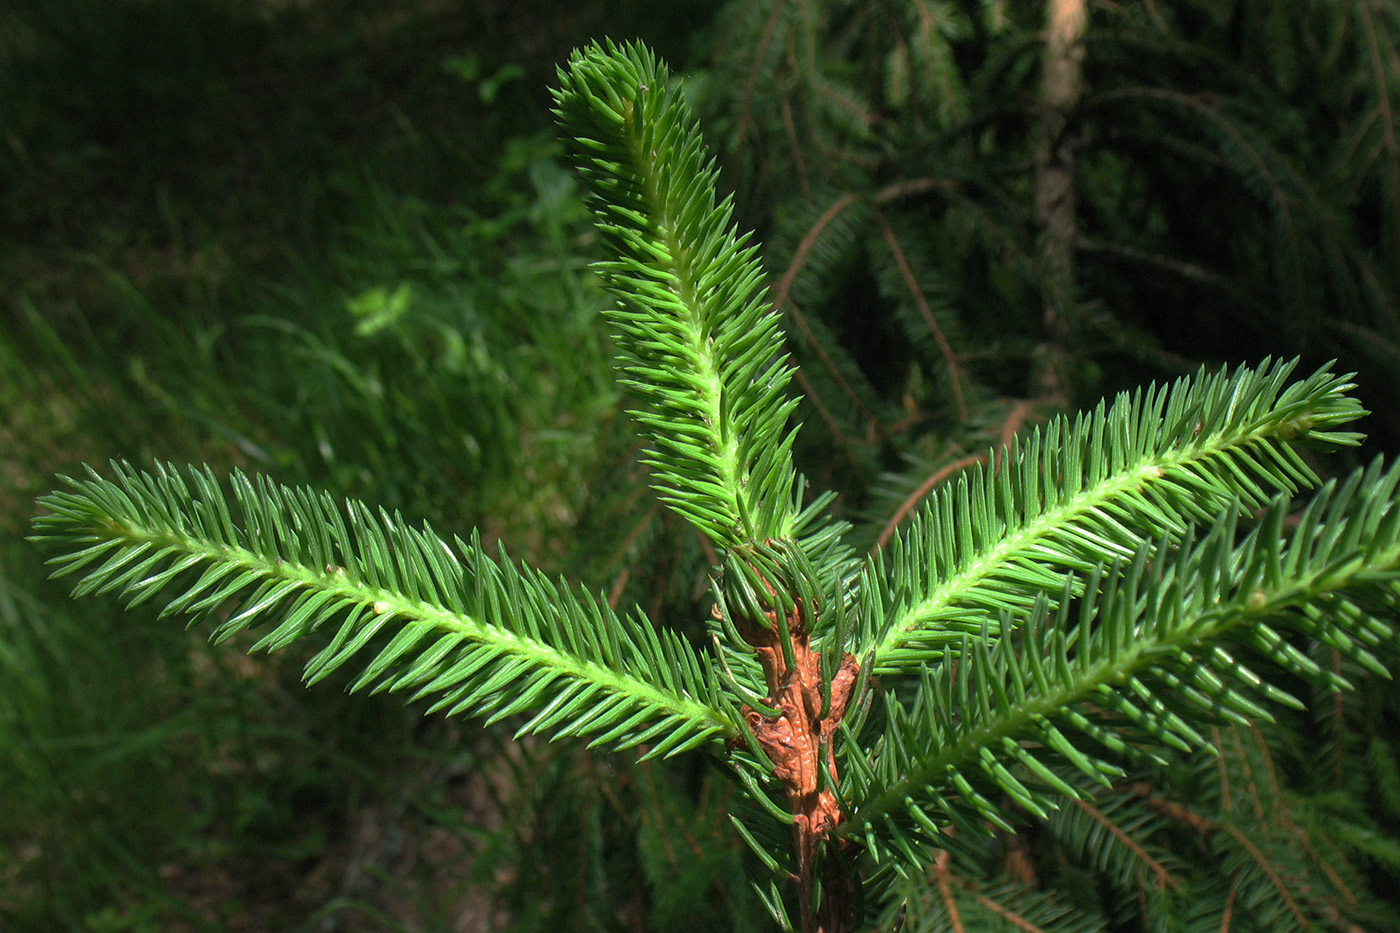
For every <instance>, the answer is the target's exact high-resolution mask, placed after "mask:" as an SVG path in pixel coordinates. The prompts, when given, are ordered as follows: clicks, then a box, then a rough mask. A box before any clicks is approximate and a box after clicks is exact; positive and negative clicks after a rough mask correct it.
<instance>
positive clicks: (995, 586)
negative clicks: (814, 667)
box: [853, 361, 1365, 673]
mask: <svg viewBox="0 0 1400 933" xmlns="http://www.w3.org/2000/svg"><path fill="white" fill-rule="evenodd" d="M1295 363H1296V361H1293V362H1275V363H1269V362H1268V361H1266V362H1265V363H1264V364H1262V365H1261V366H1259V367H1257V368H1247V367H1240V368H1239V369H1237V370H1235V371H1234V372H1233V373H1229V372H1226V371H1223V370H1222V371H1220V372H1217V373H1207V372H1206V371H1205V370H1202V371H1201V372H1199V373H1197V374H1196V375H1195V376H1194V377H1191V378H1187V379H1181V380H1178V381H1177V382H1176V383H1174V384H1172V385H1171V386H1152V387H1149V388H1148V389H1147V390H1146V391H1139V392H1137V393H1135V394H1134V395H1132V396H1131V397H1130V396H1127V395H1122V396H1119V398H1118V399H1117V400H1115V401H1114V403H1113V404H1112V405H1109V404H1107V403H1106V402H1105V403H1101V404H1100V405H1099V407H1098V408H1096V409H1095V410H1094V411H1093V412H1091V413H1088V414H1081V415H1079V416H1077V417H1076V418H1075V419H1074V420H1073V421H1069V420H1066V419H1056V420H1054V421H1052V422H1051V423H1050V424H1048V425H1046V426H1045V427H1044V428H1043V429H1038V430H1036V431H1035V432H1033V433H1032V434H1031V435H1030V437H1029V438H1027V439H1026V440H1025V441H1024V442H1018V443H1017V444H1016V445H1014V446H1013V448H1012V449H1011V450H1010V451H1008V452H1007V454H1006V456H1005V457H1004V459H1003V461H1002V463H1001V464H1000V466H999V467H998V468H989V467H988V466H987V465H986V464H979V465H976V466H974V467H972V468H971V469H969V470H967V471H966V472H964V473H963V474H962V475H960V476H959V477H958V479H957V480H956V481H955V482H954V483H952V484H950V485H948V486H945V487H943V488H942V489H940V490H939V491H938V493H937V494H936V495H935V496H933V497H932V498H930V499H929V501H928V503H927V505H926V506H925V507H924V509H923V510H922V511H921V512H920V514H919V515H918V516H917V517H916V519H915V521H914V522H913V524H912V525H911V526H910V527H909V528H908V529H907V530H906V531H904V532H903V533H901V534H900V535H898V536H897V537H896V538H895V541H894V543H893V544H892V545H891V547H890V548H889V549H888V551H887V553H886V554H884V555H877V556H876V557H875V558H874V559H873V560H872V562H871V563H870V565H868V566H867V568H866V570H865V572H864V574H863V576H862V582H861V587H860V589H861V619H862V622H863V628H864V631H863V633H862V637H861V641H860V642H859V644H860V648H859V649H858V650H856V649H853V650H855V653H856V654H857V655H858V656H861V657H864V655H865V653H866V652H868V651H870V650H874V651H875V657H876V664H877V669H878V671H879V672H881V673H896V672H900V671H906V670H916V669H918V668H919V667H920V666H921V665H924V664H926V663H927V662H928V661H930V660H933V659H936V658H939V657H942V656H943V654H944V652H946V651H948V650H950V649H956V646H957V644H958V642H959V641H960V640H961V639H962V638H963V637H964V635H978V634H979V633H980V632H982V631H983V629H984V626H986V627H987V631H988V632H989V634H990V635H992V636H996V635H997V634H998V633H999V631H1000V624H1001V623H1000V622H999V621H997V614H998V613H999V612H1001V611H1008V612H1011V613H1012V614H1013V615H1017V614H1024V613H1025V612H1026V611H1027V610H1029V609H1030V607H1031V605H1032V604H1033V603H1034V602H1035V600H1036V599H1037V598H1041V597H1050V598H1052V599H1053V598H1054V597H1056V596H1057V595H1058V593H1059V591H1060V589H1061V588H1062V586H1063V584H1064V580H1065V573H1066V572H1068V571H1071V570H1078V571H1086V570H1088V569H1090V568H1092V567H1095V566H1097V565H1099V564H1100V563H1102V562H1103V561H1104V560H1112V559H1114V558H1119V559H1122V558H1126V557H1127V556H1129V555H1131V554H1132V553H1133V552H1134V551H1135V550H1136V549H1137V548H1138V547H1139V546H1140V545H1141V544H1142V543H1143V542H1150V541H1152V540H1154V539H1156V538H1158V537H1159V536H1160V535H1161V534H1163V533H1164V532H1171V533H1174V534H1180V533H1181V532H1183V531H1184V530H1185V529H1186V527H1187V525H1188V524H1189V523H1190V522H1193V521H1200V522H1210V521H1214V520H1215V518H1216V517H1218V514H1219V512H1220V511H1221V510H1223V509H1224V508H1225V507H1226V506H1227V505H1228V504H1229V503H1230V501H1232V499H1234V498H1236V497H1238V498H1239V499H1240V500H1241V501H1242V502H1243V503H1245V504H1246V505H1247V506H1251V507H1256V508H1257V507H1261V506H1262V505H1264V504H1265V502H1267V501H1268V500H1269V498H1270V497H1271V496H1272V495H1273V494H1274V493H1275V492H1293V491H1296V490H1297V489H1299V488H1301V487H1304V486H1309V485H1312V484H1314V483H1315V482H1316V481H1317V480H1316V476H1315V474H1314V473H1313V471H1312V469H1311V468H1310V467H1308V465H1307V463H1306V462H1305V461H1304V460H1303V459H1302V457H1301V456H1300V455H1299V453H1298V450H1297V448H1299V447H1302V446H1312V447H1324V448H1325V447H1336V446H1343V445H1354V444H1356V443H1358V442H1359V439H1360V435H1358V434H1354V433H1348V432H1343V431H1337V430H1335V429H1336V428H1337V427H1339V426H1340V425H1343V424H1345V423H1347V422H1349V421H1352V420H1354V419H1355V418H1357V417H1359V416H1360V415H1362V414H1364V413H1365V412H1364V410H1363V409H1362V408H1361V406H1360V404H1359V403H1358V402H1357V401H1356V400H1355V399H1354V398H1352V397H1350V396H1348V395H1347V394H1346V393H1347V391H1348V390H1349V389H1351V387H1352V385H1351V383H1350V381H1349V377H1346V376H1335V375H1333V374H1331V373H1328V372H1326V371H1325V370H1319V371H1318V372H1316V373H1314V374H1313V375H1311V376H1309V377H1308V378H1307V379H1304V380H1302V381H1300V382H1297V383H1293V384H1291V385H1290V384H1288V376H1289V374H1290V373H1291V371H1292V369H1293V367H1294V365H1295Z"/></svg>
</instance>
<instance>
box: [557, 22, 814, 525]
mask: <svg viewBox="0 0 1400 933" xmlns="http://www.w3.org/2000/svg"><path fill="white" fill-rule="evenodd" d="M559 82H560V86H559V89H558V90H556V91H555V104H556V113H557V114H558V117H559V122H560V125H561V127H562V128H563V129H564V131H565V133H566V134H567V135H568V137H569V139H570V140H571V144H572V147H573V158H574V161H575V163H576V165H577V167H578V170H579V173H580V175H581V176H582V177H583V179H584V180H585V182H586V183H587V184H588V186H589V187H590V189H591V192H592V197H591V204H592V206H593V209H594V211H595V212H596V214H597V227H598V230H599V231H600V233H601V234H602V236H603V239H604V240H605V241H606V243H607V246H608V248H609V251H610V253H611V254H612V255H611V257H610V258H609V259H607V260H605V261H603V262H600V263H598V264H597V266H596V268H597V269H598V271H599V272H600V273H601V274H602V276H603V280H604V282H605V283H606V285H607V287H608V289H609V291H611V292H612V294H613V295H614V296H615V297H616V299H617V302H618V304H617V307H616V308H614V309H613V310H612V311H611V312H610V313H609V315H608V317H609V320H610V321H611V322H612V324H613V328H614V338H615V341H616V346H617V353H618V357H619V361H620V363H621V366H622V369H623V371H624V373H625V378H624V380H623V382H624V383H625V384H626V385H627V386H628V387H629V388H631V389H632V390H633V391H635V392H636V393H637V394H638V395H639V396H641V398H642V399H643V400H644V401H645V402H646V403H647V404H648V407H649V410H647V411H641V412H637V413H636V415H637V418H638V421H639V423H640V424H641V426H642V430H643V432H644V433H645V434H646V435H647V436H648V438H649V439H650V441H651V445H652V446H651V449H650V451H649V459H648V463H649V465H650V466H651V467H652V469H653V470H654V472H655V476H656V487H657V489H658V491H659V493H660V495H661V498H662V499H663V500H664V501H665V502H666V503H667V504H668V505H670V506H671V507H672V508H674V509H675V510H676V511H677V512H679V513H680V514H682V515H684V516H685V517H686V518H688V519H689V520H690V521H691V522H693V523H694V524H695V525H696V526H698V527H699V528H701V529H702V530H703V531H704V532H705V533H706V534H707V535H708V536H709V537H710V538H711V539H712V540H714V541H715V542H716V543H717V544H720V545H721V546H725V547H728V546H730V545H733V544H735V543H738V542H742V541H762V540H764V539H766V538H785V537H788V536H790V535H791V534H792V521H793V517H794V504H793V485H794V482H795V474H794V472H793V468H792V457H791V453H790V451H791V447H792V442H793V438H794V435H795V433H796V429H795V428H794V429H793V430H792V431H791V432H788V431H787V429H786V422H787V418H788V415H789V414H791V412H792V410H793V408H794V407H795V406H796V405H797V400H796V399H795V398H789V397H788V395H787V391H786V390H787V386H788V383H789V381H790V380H791V377H792V369H791V368H790V367H789V366H788V364H787V362H786V357H785V356H784V355H783V352H782V335H781V332H780V330H779V319H778V315H777V314H776V313H775V312H774V311H773V309H772V307H771V306H770V304H769V303H768V300H767V297H766V291H765V288H764V285H763V279H764V277H763V270H762V268H761V266H760V265H759V262H758V256H757V250H756V249H755V248H754V247H753V246H751V245H749V244H748V237H747V236H740V235H738V233H737V232H736V231H735V229H734V226H733V221H732V216H733V204H732V201H731V199H730V198H725V199H724V200H722V201H719V202H718V203H716V195H715V179H716V176H717V173H716V171H715V168H714V164H713V160H711V159H709V158H708V157H707V156H706V154H705V145H704V142H703V140H702V139H701V137H700V132H699V129H698V127H697V125H696V122H695V118H694V117H693V116H692V115H691V112H690V109H689V107H688V106H686V104H685V102H684V101H683V100H682V99H681V97H680V92H679V89H678V88H676V87H675V86H674V85H673V84H672V83H671V76H670V74H669V72H668V71H667V69H666V67H665V66H664V65H662V64H661V63H660V62H658V61H657V60H656V58H655V56H654V55H653V54H652V53H651V52H650V51H649V50H647V49H645V48H643V47H641V46H639V45H625V46H617V45H614V44H612V43H611V42H609V43H607V44H606V45H604V46H601V47H600V46H596V45H595V46H590V47H588V48H586V49H581V50H579V51H578V52H576V53H575V54H574V56H573V58H571V59H570V61H569V65H568V67H566V68H561V69H560V71H559Z"/></svg>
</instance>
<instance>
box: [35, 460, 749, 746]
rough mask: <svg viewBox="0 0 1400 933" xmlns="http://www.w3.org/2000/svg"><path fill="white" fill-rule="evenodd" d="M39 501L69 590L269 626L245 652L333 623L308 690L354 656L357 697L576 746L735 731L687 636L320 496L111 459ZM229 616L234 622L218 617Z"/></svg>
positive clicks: (674, 740)
mask: <svg viewBox="0 0 1400 933" xmlns="http://www.w3.org/2000/svg"><path fill="white" fill-rule="evenodd" d="M113 471H114V473H115V476H116V479H115V481H113V480H107V479H103V478H101V477H99V476H98V475H97V474H96V473H92V472H91V471H89V472H90V473H91V475H90V477H89V478H88V479H86V480H68V481H67V482H68V485H69V489H68V490H67V491H61V492H55V493H52V494H50V495H48V496H45V497H44V498H42V499H41V500H40V504H41V506H42V507H43V508H44V509H45V510H46V513H45V514H43V515H41V516H40V517H39V518H38V519H36V521H35V528H36V534H35V535H34V540H37V541H42V542H46V543H51V544H57V545H60V546H62V547H64V548H66V549H67V550H66V552H65V553H63V554H61V555H59V556H58V557H55V558H53V559H52V560H51V563H52V564H54V565H55V566H56V567H57V570H56V575H73V574H79V575H81V579H80V581H79V583H78V584H77V586H76V587H75V589H74V594H75V595H84V594H88V593H105V592H114V593H117V594H118V595H120V596H121V597H122V598H124V599H125V600H127V602H128V603H129V604H131V605H136V604H139V603H144V602H147V601H149V600H158V601H160V602H162V603H163V608H162V615H168V614H175V613H179V614H184V615H189V616H192V617H194V618H199V617H202V616H211V615H212V616H218V617H220V618H221V619H222V621H221V622H220V624H219V627H218V629H217V632H216V635H215V638H216V640H223V639H226V638H228V637H229V636H231V635H233V634H235V633H237V632H239V631H241V630H243V629H245V628H248V627H250V626H252V625H255V624H258V623H260V622H263V621H264V620H277V624H276V625H275V626H274V627H273V628H272V629H271V630H270V631H268V632H266V633H265V634H263V635H262V637H261V638H260V639H259V640H258V641H257V643H256V644H255V645H253V648H252V650H258V649H266V650H273V649H277V648H281V647H284V646H285V645H287V644H289V643H290V642H292V641H293V640H295V639H297V638H301V637H303V636H305V635H308V634H311V633H312V632H315V631H318V630H321V629H327V630H333V631H334V635H333V636H332V637H331V640H330V642H329V644H327V645H326V646H325V647H323V648H321V649H320V650H319V651H318V652H317V653H316V654H315V655H314V656H313V657H312V658H311V659H310V661H309V662H308V663H307V666H306V679H307V681H308V682H313V683H314V682H315V681H318V680H320V679H322V678H324V677H325V676H327V675H328V674H330V673H331V672H332V671H334V670H336V669H338V668H340V667H341V666H343V665H344V664H346V663H347V662H349V661H350V660H351V659H352V658H353V657H355V656H357V655H358V656H360V658H361V660H360V664H361V666H362V668H363V669H362V672H361V673H360V675H359V677H358V678H357V679H356V680H355V681H354V682H353V684H351V689H352V690H360V689H365V688H370V689H372V691H373V692H378V691H381V690H390V691H399V690H407V691H410V692H411V699H413V700H417V699H421V698H428V699H430V700H431V701H432V704H431V706H430V707H429V711H430V712H431V711H435V710H446V711H447V713H448V714H449V715H456V714H459V713H466V714H469V715H474V716H481V717H484V718H485V719H486V720H487V721H488V722H494V721H497V720H500V719H503V718H505V717H507V716H513V715H516V714H521V713H527V712H529V713H533V715H532V716H531V718H529V719H528V720H527V721H526V722H525V723H524V725H522V726H520V729H519V731H520V732H521V733H525V732H543V733H546V734H548V735H551V736H556V737H558V736H582V737H585V738H588V739H589V741H590V743H591V744H595V745H606V746H608V747H611V748H631V747H635V746H637V745H641V744H643V743H648V744H649V745H650V749H649V750H648V752H647V754H648V756H651V755H670V754H674V753H676V752H679V751H683V750H685V749H690V748H695V747H697V746H700V745H704V744H707V743H711V742H719V741H724V740H728V739H731V738H733V737H734V736H736V735H737V734H738V732H739V729H740V728H741V726H740V724H739V722H738V721H737V712H731V704H730V703H729V702H728V701H727V700H726V698H725V696H724V694H723V692H722V690H721V688H720V685H719V682H718V680H717V679H716V677H715V676H714V674H713V673H712V672H711V671H709V670H707V669H706V668H705V667H703V666H702V665H701V664H700V661H699V658H698V657H697V656H696V655H695V653H694V652H693V651H692V650H691V649H690V648H689V646H688V645H686V644H685V642H683V641H682V640H681V639H679V638H677V637H676V636H675V635H673V634H671V633H670V632H659V631H657V630H656V629H655V628H654V627H653V626H652V625H651V624H650V623H649V622H648V621H647V620H646V619H645V618H640V617H639V618H635V619H627V618H624V617H622V616H619V615H617V614H616V613H614V612H613V611H612V610H611V609H610V608H609V607H608V606H607V605H606V604H605V603H604V602H603V601H602V600H601V599H599V598H597V597H594V596H593V595H591V594H588V593H580V592H576V591H573V590H571V589H569V588H568V587H566V586H565V585H564V584H563V583H562V582H552V581H550V580H549V579H548V578H546V577H545V576H544V575H543V574H541V573H539V572H538V571H534V570H531V569H530V568H528V567H526V568H518V567H516V566H515V565H514V564H513V563H512V562H511V561H510V560H509V559H508V558H506V556H505V555H504V553H503V554H502V556H501V559H500V560H493V559H491V558H490V557H488V556H487V555H486V553H485V551H484V550H483V549H482V547H481V545H480V543H479V541H477V540H476V539H475V538H473V540H472V541H471V543H466V542H463V541H462V540H461V539H458V540H457V542H456V547H455V549H454V548H453V547H452V546H449V545H448V544H447V543H446V542H444V541H443V540H441V539H440V538H438V537H437V536H436V535H435V534H434V533H433V532H432V530H431V529H427V528H424V529H421V530H420V529H416V528H412V527H410V526H409V525H408V524H407V523H405V522H404V521H403V520H402V519H401V518H399V517H398V516H392V517H391V516H389V515H387V514H385V513H381V514H380V515H378V516H376V515H374V514H373V513H372V512H371V511H370V510H369V509H367V508H366V507H365V506H363V505H361V504H359V503H357V502H349V503H347V504H346V505H345V507H344V509H343V510H342V509H341V508H339V507H337V505H336V504H335V502H334V501H333V500H332V499H331V498H330V497H329V496H326V495H317V494H316V493H313V492H311V491H309V490H306V489H296V488H291V487H286V486H279V485H276V484H274V483H272V482H270V481H268V480H267V479H265V478H263V477H256V478H254V479H249V478H248V477H246V476H244V475H243V474H241V473H235V474H234V476H233V479H232V487H233V500H232V502H230V500H229V499H228V497H227V496H226V495H225V494H224V493H223V491H222V490H221V489H220V488H219V485H218V482H217V480H216V479H215V478H214V477H213V475H212V474H211V473H209V472H208V471H207V470H206V471H203V472H201V471H191V472H190V473H189V482H188V483H187V482H186V481H185V479H184V477H183V476H182V475H181V474H180V473H179V472H178V471H176V470H175V469H174V468H171V467H165V466H158V467H157V469H156V470H155V471H154V472H153V473H144V472H140V471H137V470H135V469H133V468H131V467H130V466H127V465H125V464H113ZM225 614H226V615H227V617H226V618H225V617H224V616H225Z"/></svg>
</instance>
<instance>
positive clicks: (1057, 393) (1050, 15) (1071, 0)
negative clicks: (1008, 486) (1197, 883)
mask: <svg viewBox="0 0 1400 933" xmlns="http://www.w3.org/2000/svg"><path fill="white" fill-rule="evenodd" d="M1088 19H1089V16H1088V10H1087V8H1086V0H1048V2H1047V3H1046V17H1045V26H1046V34H1045V66H1044V80H1043V84H1042V87H1041V95H1042V97H1041V114H1040V125H1039V126H1038V127H1037V132H1038V136H1039V138H1038V140H1037V144H1036V153H1035V213H1036V222H1037V223H1038V224H1039V226H1040V239H1039V249H1038V252H1039V258H1040V264H1041V272H1042V274H1043V275H1044V283H1045V317H1044V322H1045V330H1044V338H1045V339H1044V343H1043V344H1042V345H1041V353H1042V359H1041V361H1040V362H1041V366H1040V373H1039V378H1040V385H1039V387H1038V388H1039V389H1040V391H1041V392H1043V393H1044V394H1045V395H1046V396H1048V397H1050V398H1052V399H1055V400H1057V401H1060V402H1061V403H1064V402H1067V401H1068V398H1067V397H1066V396H1067V393H1066V392H1065V385H1064V376H1065V371H1066V364H1067V360H1066V357H1067V354H1068V352H1069V346H1068V344H1069V337H1070V334H1071V332H1072V330H1073V307H1074V292H1075V288H1074V245H1075V238H1076V236H1077V230H1076V224H1075V210H1074V207H1075V205H1074V159H1075V140H1074V139H1073V138H1072V137H1070V136H1068V135H1067V134H1066V133H1065V129H1066V126H1067V125H1068V123H1069V114H1070V112H1071V111H1072V110H1073V109H1074V108H1075V106H1077V105H1078V103H1079V97H1080V94H1081V93H1082V91H1083V84H1084V30H1085V27H1086V26H1087V24H1088Z"/></svg>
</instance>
